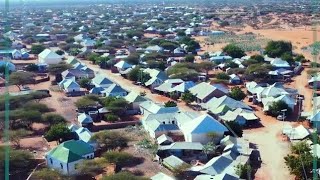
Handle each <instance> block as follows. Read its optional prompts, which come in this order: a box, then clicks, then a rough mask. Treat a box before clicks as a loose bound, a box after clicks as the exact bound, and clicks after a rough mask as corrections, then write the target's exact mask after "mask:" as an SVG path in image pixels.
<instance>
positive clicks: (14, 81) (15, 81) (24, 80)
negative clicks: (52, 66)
mask: <svg viewBox="0 0 320 180" xmlns="http://www.w3.org/2000/svg"><path fill="white" fill-rule="evenodd" d="M33 77H34V74H33V73H30V72H23V71H21V72H13V73H11V74H10V77H9V83H10V84H11V85H16V86H17V87H18V88H19V90H20V91H21V88H22V86H24V85H26V84H31V83H33V82H34V79H33Z"/></svg>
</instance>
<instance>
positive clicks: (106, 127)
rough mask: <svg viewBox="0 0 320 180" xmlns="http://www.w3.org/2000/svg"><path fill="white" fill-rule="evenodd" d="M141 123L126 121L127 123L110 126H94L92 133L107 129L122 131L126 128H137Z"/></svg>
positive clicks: (111, 124)
mask: <svg viewBox="0 0 320 180" xmlns="http://www.w3.org/2000/svg"><path fill="white" fill-rule="evenodd" d="M139 123H140V122H139V121H126V122H117V123H110V124H102V125H93V127H92V131H101V130H106V129H120V128H125V127H127V126H135V125H138V124H139Z"/></svg>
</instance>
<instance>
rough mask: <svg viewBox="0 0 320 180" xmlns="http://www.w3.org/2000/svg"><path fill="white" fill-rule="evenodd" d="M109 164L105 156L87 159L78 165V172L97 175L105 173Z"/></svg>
mask: <svg viewBox="0 0 320 180" xmlns="http://www.w3.org/2000/svg"><path fill="white" fill-rule="evenodd" d="M105 166H107V161H106V160H105V159H104V158H95V159H86V160H84V161H83V162H82V163H79V164H78V166H77V170H78V172H80V174H83V175H91V176H96V175H98V174H101V173H103V169H104V168H105Z"/></svg>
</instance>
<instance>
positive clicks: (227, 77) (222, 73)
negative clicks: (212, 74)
mask: <svg viewBox="0 0 320 180" xmlns="http://www.w3.org/2000/svg"><path fill="white" fill-rule="evenodd" d="M216 78H217V79H222V80H229V79H230V77H229V75H228V74H226V73H224V72H221V73H218V74H216Z"/></svg>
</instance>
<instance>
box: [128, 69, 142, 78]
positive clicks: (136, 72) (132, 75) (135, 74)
mask: <svg viewBox="0 0 320 180" xmlns="http://www.w3.org/2000/svg"><path fill="white" fill-rule="evenodd" d="M141 74H142V71H141V69H140V67H138V66H137V67H135V68H133V69H132V70H131V71H130V72H129V73H128V79H129V80H130V81H138V80H139V76H141Z"/></svg>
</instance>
